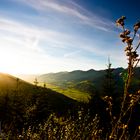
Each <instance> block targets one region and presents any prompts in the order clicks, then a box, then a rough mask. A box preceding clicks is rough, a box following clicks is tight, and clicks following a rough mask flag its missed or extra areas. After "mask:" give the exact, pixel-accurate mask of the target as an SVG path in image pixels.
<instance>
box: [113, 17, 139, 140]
mask: <svg viewBox="0 0 140 140" xmlns="http://www.w3.org/2000/svg"><path fill="white" fill-rule="evenodd" d="M125 19H126V17H125V16H122V17H121V18H119V19H118V20H117V21H116V24H117V26H121V27H122V31H123V32H122V33H120V38H121V39H122V42H123V43H126V44H127V46H126V48H125V52H126V56H127V57H128V68H127V77H126V81H125V84H124V94H123V101H122V104H121V111H120V116H119V118H118V121H117V123H116V124H115V126H114V128H113V129H112V132H111V135H110V138H113V136H114V134H115V132H116V131H117V127H118V125H119V124H120V123H121V120H122V118H123V117H124V116H125V115H126V113H127V112H128V111H129V110H130V109H132V107H134V105H135V104H134V103H136V102H137V101H138V100H135V102H134V103H133V104H131V105H130V106H129V107H127V108H125V104H126V101H127V100H126V99H127V95H129V93H128V92H129V91H128V90H129V87H130V84H131V81H132V77H133V74H134V68H135V67H137V65H138V63H139V61H140V59H138V56H139V55H138V54H137V49H138V48H139V46H140V39H139V42H138V44H137V46H136V48H134V47H133V41H134V40H135V37H136V34H137V32H138V29H139V28H140V22H138V23H136V24H135V25H134V34H133V37H132V38H131V36H130V30H128V29H125V23H124V20H125ZM138 99H139V98H138ZM121 137H122V136H121Z"/></svg>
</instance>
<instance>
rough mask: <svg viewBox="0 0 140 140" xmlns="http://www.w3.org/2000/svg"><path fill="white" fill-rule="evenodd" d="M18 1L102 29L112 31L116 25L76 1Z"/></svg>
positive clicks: (40, 10) (38, 9)
mask: <svg viewBox="0 0 140 140" xmlns="http://www.w3.org/2000/svg"><path fill="white" fill-rule="evenodd" d="M14 1H17V2H22V3H24V4H26V5H28V6H30V7H32V8H34V9H36V10H37V11H38V12H39V13H40V12H41V13H45V12H48V11H51V12H56V13H57V14H58V13H59V14H63V15H66V16H69V17H70V18H73V21H75V22H79V23H80V24H83V25H88V26H90V27H93V28H96V29H99V30H102V31H112V29H113V28H114V27H115V26H114V23H113V22H112V21H111V20H109V19H106V18H104V17H102V16H99V15H98V14H95V13H93V12H92V13H91V12H89V11H88V10H86V9H85V8H83V7H82V6H80V5H78V4H77V3H76V2H74V1H65V0H59V1H58V0H38V1H35V0H20V1H18V0H14Z"/></svg>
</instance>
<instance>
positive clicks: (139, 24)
mask: <svg viewBox="0 0 140 140" xmlns="http://www.w3.org/2000/svg"><path fill="white" fill-rule="evenodd" d="M139 28H140V21H139V22H137V23H136V24H135V25H134V31H135V32H137V31H138V29H139Z"/></svg>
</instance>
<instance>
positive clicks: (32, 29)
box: [0, 18, 119, 59]
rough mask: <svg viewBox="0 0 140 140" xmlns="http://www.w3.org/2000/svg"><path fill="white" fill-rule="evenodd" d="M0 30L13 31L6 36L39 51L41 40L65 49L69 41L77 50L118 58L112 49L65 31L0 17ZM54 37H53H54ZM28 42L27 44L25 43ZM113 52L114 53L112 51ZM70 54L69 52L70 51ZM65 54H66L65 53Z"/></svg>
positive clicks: (41, 49)
mask: <svg viewBox="0 0 140 140" xmlns="http://www.w3.org/2000/svg"><path fill="white" fill-rule="evenodd" d="M0 30H3V31H7V32H11V33H15V34H16V36H15V38H14V37H12V38H11V37H7V39H8V38H10V39H11V40H14V42H15V41H18V42H19V41H20V43H22V44H24V46H27V47H29V48H30V49H32V50H37V51H39V52H42V53H43V52H44V50H43V48H42V47H41V46H39V45H38V44H39V42H40V41H41V40H45V42H46V44H48V45H50V44H51V46H55V47H56V48H61V49H65V48H66V47H67V46H70V44H69V42H71V44H73V45H74V46H75V47H76V48H75V49H77V50H81V49H82V50H83V51H87V52H93V54H96V55H98V56H105V55H106V54H112V55H113V58H115V59H118V54H119V51H118V53H117V52H116V51H113V50H104V51H102V49H100V48H97V46H98V44H97V43H96V42H94V41H93V42H94V44H93V42H91V41H90V40H88V39H84V38H82V37H78V36H72V35H68V34H65V33H62V32H61V33H60V32H56V31H52V30H49V29H46V28H41V27H36V26H29V25H26V24H23V23H20V22H17V21H12V20H8V19H3V18H0ZM54 38H55V39H54ZM26 44H28V45H26ZM113 52H114V53H113ZM70 54H71V53H70ZM65 56H67V55H66V54H65Z"/></svg>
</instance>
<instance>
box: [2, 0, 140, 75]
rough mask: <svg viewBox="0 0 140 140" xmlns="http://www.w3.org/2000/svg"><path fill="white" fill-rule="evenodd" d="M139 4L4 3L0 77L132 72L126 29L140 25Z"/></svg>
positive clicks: (74, 0) (99, 0)
mask: <svg viewBox="0 0 140 140" xmlns="http://www.w3.org/2000/svg"><path fill="white" fill-rule="evenodd" d="M139 5H140V1H139V0H0V72H4V73H9V74H43V73H49V72H59V71H73V70H89V69H95V70H100V69H106V68H107V63H108V58H110V61H111V63H112V67H127V58H126V57H125V54H124V46H125V44H123V43H122V42H121V40H120V39H119V33H120V32H121V30H120V28H118V27H116V25H115V21H116V19H118V18H119V17H121V16H122V15H124V16H126V17H127V20H126V26H127V27H128V28H130V29H131V30H132V29H133V24H134V23H135V22H136V21H138V20H140V12H139V10H140V9H139Z"/></svg>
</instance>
